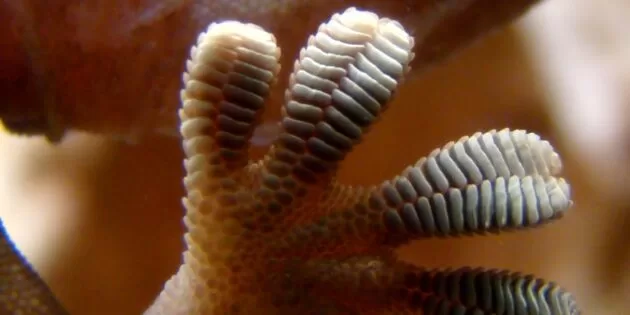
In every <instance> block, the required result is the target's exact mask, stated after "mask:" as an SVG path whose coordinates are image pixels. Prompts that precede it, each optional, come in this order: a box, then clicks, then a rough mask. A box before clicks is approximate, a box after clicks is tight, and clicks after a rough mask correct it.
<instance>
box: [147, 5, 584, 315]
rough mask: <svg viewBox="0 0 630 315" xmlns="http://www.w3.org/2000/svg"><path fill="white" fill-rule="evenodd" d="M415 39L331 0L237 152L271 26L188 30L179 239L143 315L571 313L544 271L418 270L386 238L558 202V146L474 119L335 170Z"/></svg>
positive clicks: (445, 230)
mask: <svg viewBox="0 0 630 315" xmlns="http://www.w3.org/2000/svg"><path fill="white" fill-rule="evenodd" d="M419 42H422V41H419ZM414 45H415V41H414V39H413V38H412V37H411V36H409V35H408V34H407V32H406V31H405V30H404V28H403V26H402V25H400V24H399V23H398V22H396V21H394V20H391V19H387V18H380V17H378V16H377V15H376V14H374V13H371V12H366V11H361V10H357V9H354V8H350V9H348V10H346V11H344V12H343V13H338V14H335V15H333V16H332V17H331V19H330V20H329V21H327V22H326V23H324V24H322V25H321V26H320V27H319V29H318V30H317V32H316V33H315V34H314V35H312V36H310V37H309V38H308V40H307V43H306V45H305V47H304V48H303V49H302V50H301V51H300V53H299V56H298V58H297V60H296V62H295V64H294V67H293V72H292V74H291V76H290V78H289V86H288V87H287V89H286V94H285V95H286V100H285V103H284V105H283V107H282V120H281V131H280V134H279V136H278V137H277V139H276V140H275V141H274V143H273V144H272V145H271V147H270V149H269V152H268V154H267V155H266V156H265V157H264V158H263V159H262V160H261V161H250V159H249V158H248V150H249V143H250V138H251V137H252V133H253V131H254V129H255V128H256V126H258V125H259V124H260V123H261V122H260V116H261V114H262V111H263V110H264V107H265V104H266V102H267V101H266V100H267V96H268V94H269V92H270V90H271V89H272V88H273V84H274V83H275V82H276V75H277V74H278V70H279V63H278V59H279V56H280V49H279V48H278V45H277V44H276V39H275V38H274V37H273V35H271V34H269V33H267V32H266V31H265V30H263V29H262V28H260V27H258V26H255V25H252V24H244V23H240V22H236V21H228V22H222V23H215V24H212V25H211V26H209V27H208V29H207V30H206V31H205V32H204V33H202V34H201V35H200V36H199V38H198V40H197V42H196V44H195V46H193V48H192V49H191V53H190V59H189V60H188V61H187V63H186V72H185V73H184V75H183V81H184V88H183V89H182V92H181V100H182V108H181V110H180V112H179V116H180V118H181V134H182V136H183V148H184V152H185V155H186V159H185V161H184V168H185V170H186V177H185V178H184V185H185V188H186V191H187V195H186V197H185V198H184V199H183V204H184V206H185V208H186V216H185V218H184V223H185V225H186V227H187V233H186V235H185V240H186V244H187V247H188V248H187V250H186V252H185V253H184V255H183V261H184V262H183V264H182V266H181V267H180V269H179V270H178V272H177V273H176V274H175V275H174V276H173V277H172V278H171V279H170V280H169V281H168V282H167V283H166V285H165V288H164V290H163V292H162V293H161V294H160V295H159V296H158V298H157V300H156V301H155V303H154V304H153V305H152V306H151V308H149V310H148V311H147V312H146V314H169V315H171V314H204V315H212V314H296V313H303V314H441V315H442V314H443V315H446V314H488V315H489V314H540V315H542V314H550V315H551V314H553V315H560V314H562V315H575V314H579V311H578V309H577V306H576V304H575V301H574V299H573V297H572V296H571V294H569V293H568V292H566V291H565V290H563V289H562V288H561V287H559V286H557V285H556V284H554V283H551V282H547V281H544V280H542V279H538V278H535V277H533V276H530V275H522V274H519V273H512V272H509V271H501V270H483V269H479V268H477V269H473V268H469V267H465V268H461V269H454V270H453V269H447V270H427V269H423V268H420V267H417V266H413V265H410V264H407V263H404V262H402V261H399V260H398V259H397V258H396V256H395V253H394V251H393V250H394V249H395V248H396V247H397V246H399V245H401V244H403V243H405V242H408V241H411V240H414V239H421V238H427V237H433V236H439V237H449V236H457V235H472V234H484V233H488V232H493V233H496V232H501V231H505V230H515V229H520V228H525V227H534V226H540V225H541V224H544V223H547V222H550V221H552V220H555V219H558V218H560V217H562V216H563V215H564V213H565V212H566V211H567V210H568V209H569V207H570V206H571V204H572V202H571V200H570V187H569V184H568V183H567V182H566V181H565V180H564V179H563V178H562V177H559V176H560V172H561V170H562V164H561V162H560V157H559V155H558V154H557V152H555V150H554V149H553V147H552V146H551V145H550V144H549V142H547V141H545V140H542V139H540V137H538V136H537V135H536V134H533V133H528V132H526V131H523V130H510V129H503V130H499V131H497V130H491V131H488V132H485V133H475V134H473V135H471V136H469V137H463V138H461V139H459V140H458V141H455V142H450V143H448V144H447V145H445V146H444V147H442V148H440V149H436V150H435V151H433V152H431V153H430V154H429V155H428V156H427V157H425V158H422V159H420V160H419V161H418V162H417V163H416V164H415V165H413V166H410V167H408V168H407V169H405V170H404V171H403V172H402V173H401V174H400V175H399V176H396V177H394V178H393V179H391V180H387V181H385V182H383V183H382V184H380V185H376V186H373V187H349V186H345V185H343V184H341V183H338V182H336V180H335V174H336V171H337V169H338V165H339V163H340V162H341V161H342V160H343V159H344V158H345V156H346V155H347V154H348V153H350V152H351V150H352V148H353V147H354V146H355V145H356V144H358V143H359V142H360V141H361V140H362V139H363V137H364V136H365V135H366V134H367V132H368V131H369V129H370V127H371V126H372V124H374V123H375V122H376V121H377V120H378V119H379V118H380V116H381V114H382V113H383V112H384V111H385V110H386V109H387V106H388V104H389V103H390V102H391V101H392V99H393V97H394V95H395V94H396V91H397V88H398V87H399V86H400V84H401V83H402V82H403V80H404V77H405V75H406V73H407V72H408V71H409V63H410V62H411V60H412V59H413V58H414V53H413V48H414Z"/></svg>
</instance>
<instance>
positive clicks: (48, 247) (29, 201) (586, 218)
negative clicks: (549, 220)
mask: <svg viewBox="0 0 630 315" xmlns="http://www.w3.org/2000/svg"><path fill="white" fill-rule="evenodd" d="M628 16H630V1H624V0H610V1H596V0H583V1H571V0H551V1H547V2H545V3H543V4H541V5H539V6H537V7H535V9H533V10H531V11H530V12H529V13H528V14H527V15H526V16H524V17H523V18H521V19H519V20H518V21H516V22H515V23H513V24H512V25H510V26H509V27H507V28H504V29H502V30H500V31H498V32H494V33H492V34H491V35H489V36H487V37H485V38H483V40H481V41H478V42H477V43H475V44H474V45H472V46H470V47H469V48H467V49H465V50H464V51H462V52H460V53H459V54H457V55H456V56H455V57H453V58H451V59H449V60H448V61H447V62H444V63H441V64H439V65H436V66H434V67H432V68H431V69H430V70H428V71H427V72H425V73H424V74H423V75H422V76H420V77H417V78H414V79H413V80H410V81H409V82H407V83H406V84H405V85H404V86H403V88H402V89H401V90H400V93H399V94H398V98H397V99H396V101H395V103H393V104H392V106H391V109H390V110H389V111H388V112H387V113H386V114H385V115H384V118H383V119H382V120H381V122H379V124H378V125H376V126H375V127H374V128H373V130H372V132H371V133H370V134H369V136H368V137H367V138H366V140H365V142H364V143H363V144H361V145H360V146H359V147H358V148H357V149H356V151H355V152H354V153H353V154H352V155H351V156H350V158H349V159H348V160H346V161H345V162H344V165H343V169H342V172H341V174H340V176H341V180H342V181H343V182H345V183H349V184H363V185H367V184H376V183H379V182H380V181H381V180H384V179H387V178H390V177H392V176H394V175H395V174H398V173H399V172H400V171H401V170H402V169H403V168H404V167H406V166H407V165H408V164H410V163H414V162H415V161H416V160H417V159H418V158H420V157H422V156H424V155H426V154H428V153H429V152H430V151H431V150H432V149H434V148H436V147H438V146H442V145H443V144H445V143H446V142H448V141H451V140H456V139H458V138H459V137H461V136H463V135H470V134H472V133H474V132H476V131H483V130H489V129H494V128H497V129H498V128H503V127H510V128H524V129H528V130H530V131H534V132H537V133H539V134H541V135H542V136H543V137H544V138H547V139H549V140H551V142H552V144H553V145H554V146H555V147H556V148H557V149H558V151H559V152H560V153H561V155H562V157H563V160H564V167H565V175H566V177H567V178H568V180H569V182H570V183H572V185H573V197H574V201H575V205H574V207H573V209H572V210H571V211H570V212H569V214H568V215H567V216H566V217H565V218H563V219H562V220H560V221H558V222H555V223H553V224H551V225H547V226H545V227H543V228H538V229H534V230H528V231H523V232H520V233H507V234H503V235H500V236H488V237H475V238H461V239H449V240H431V241H418V242H415V243H413V244H411V245H409V246H406V247H405V248H402V249H401V254H402V255H403V257H404V259H406V260H409V261H413V262H414V263H417V264H421V265H424V266H429V267H446V266H454V267H457V266H463V265H471V266H483V267H489V268H508V269H512V270H515V271H522V272H524V273H534V274H536V275H537V276H540V277H543V278H546V279H551V280H553V281H555V282H557V283H560V284H561V285H562V286H564V287H566V288H567V289H568V290H569V291H571V292H573V293H574V294H575V295H576V296H577V299H578V303H579V305H580V306H581V308H582V309H583V310H584V314H600V315H608V314H611V315H612V314H626V313H628V312H627V311H624V310H627V309H629V308H630V301H629V300H628V299H627V296H630V240H629V239H630V193H629V192H630V191H629V188H628V186H626V185H628V184H629V182H628V178H630V177H629V176H630V127H629V125H630V33H628V32H627V30H628V29H629V28H630V18H628ZM276 105H278V104H276ZM278 116H279V107H275V108H270V109H269V110H268V113H267V114H266V116H265V119H266V120H267V121H269V122H273V121H275V120H276V119H277V118H278ZM382 148H387V155H386V156H384V155H383V154H382V152H383V150H382ZM263 150H264V147H260V148H259V149H258V151H260V152H263ZM260 152H259V153H260ZM376 152H378V154H375V153H376ZM182 156H183V155H182V152H181V149H180V142H179V140H178V139H177V138H176V137H175V136H173V135H171V134H165V133H158V132H155V133H148V134H145V135H143V136H142V137H136V136H133V135H128V134H127V135H121V136H117V137H114V138H112V137H108V138H105V137H100V136H96V135H90V134H87V133H80V132H70V133H69V134H68V135H67V136H66V137H65V138H64V140H63V141H62V142H61V143H59V144H58V145H56V146H53V145H50V144H49V143H48V142H47V140H46V139H45V138H43V137H29V138H27V137H19V136H13V135H9V134H8V133H6V132H3V133H0V174H2V176H0V216H1V217H2V218H3V221H5V224H6V226H7V229H8V231H9V233H10V234H11V236H12V238H13V239H14V240H15V241H16V243H17V244H18V246H19V248H20V249H21V250H22V251H23V253H25V255H26V256H27V257H28V258H29V259H30V261H31V262H32V263H33V264H34V266H35V267H36V269H37V270H38V271H39V272H40V273H41V274H42V276H43V278H44V279H45V280H46V281H47V282H48V283H49V285H50V286H51V288H52V289H53V291H55V292H56V294H57V296H58V297H59V298H60V299H61V300H62V302H63V303H64V304H65V305H66V306H67V308H68V309H69V311H70V312H71V314H140V313H141V311H142V310H143V309H144V308H146V306H147V305H148V304H149V303H150V301H151V300H152V299H153V298H154V297H155V296H156V294H157V292H158V291H159V290H160V288H161V286H162V284H163V282H164V281H165V280H166V279H167V278H168V277H169V276H170V275H171V274H173V273H174V272H175V270H176V268H177V266H178V264H179V262H180V253H181V250H182V249H183V248H182V246H183V241H182V237H181V235H182V233H183V228H182V223H181V218H182V216H183V208H182V207H181V204H180V199H181V197H182V196H183V194H184V192H183V189H182V184H181V176H182V175H183V167H182V162H181V159H182ZM365 169H370V170H371V171H370V172H365Z"/></svg>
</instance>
